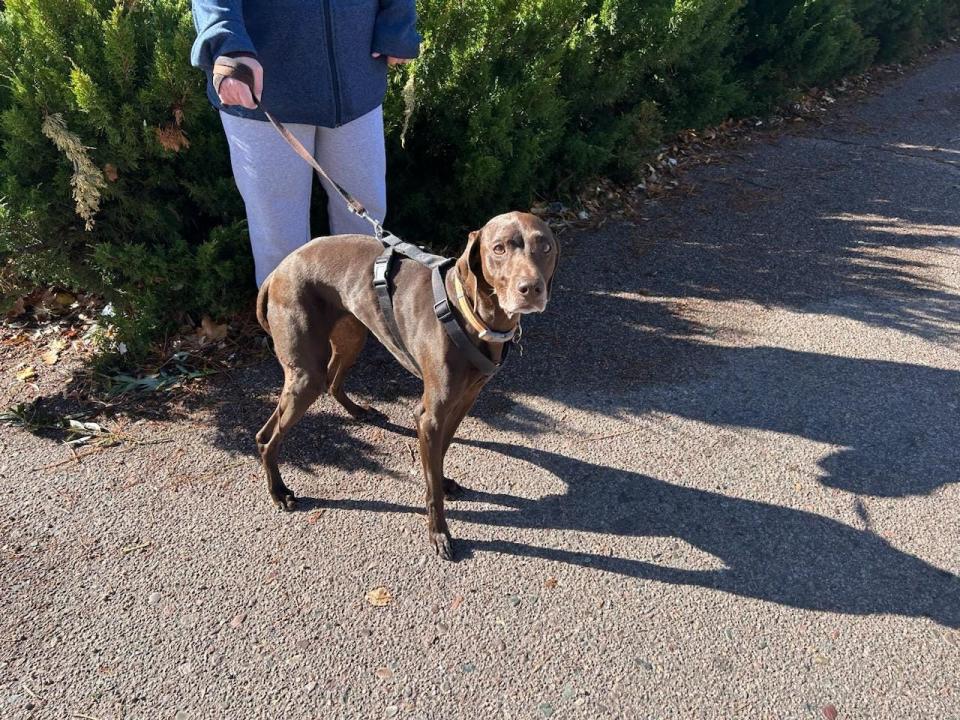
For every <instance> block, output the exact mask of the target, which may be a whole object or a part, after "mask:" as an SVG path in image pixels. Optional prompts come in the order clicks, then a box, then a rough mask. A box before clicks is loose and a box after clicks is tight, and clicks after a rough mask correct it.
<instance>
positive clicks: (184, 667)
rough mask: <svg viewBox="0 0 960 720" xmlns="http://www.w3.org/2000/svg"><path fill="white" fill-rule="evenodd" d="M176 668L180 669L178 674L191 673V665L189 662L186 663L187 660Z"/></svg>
mask: <svg viewBox="0 0 960 720" xmlns="http://www.w3.org/2000/svg"><path fill="white" fill-rule="evenodd" d="M177 669H178V670H179V671H180V674H181V675H190V674H192V673H193V665H192V664H190V663H188V662H185V663H183V664H182V665H181V666H180V667H179V668H177Z"/></svg>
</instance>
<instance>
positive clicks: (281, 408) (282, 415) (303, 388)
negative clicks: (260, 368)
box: [257, 367, 326, 510]
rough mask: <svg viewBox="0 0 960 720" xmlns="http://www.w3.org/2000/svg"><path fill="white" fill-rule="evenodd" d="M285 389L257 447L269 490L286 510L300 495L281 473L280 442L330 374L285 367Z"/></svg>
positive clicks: (291, 507)
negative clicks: (278, 459) (294, 492)
mask: <svg viewBox="0 0 960 720" xmlns="http://www.w3.org/2000/svg"><path fill="white" fill-rule="evenodd" d="M284 376H285V378H284V383H283V390H282V391H281V393H280V400H279V402H278V403H277V409H276V410H274V411H273V415H271V416H270V419H269V420H267V422H266V424H265V425H264V426H263V429H262V430H260V432H259V433H257V449H258V450H259V451H260V459H261V460H262V461H263V468H264V470H266V472H267V490H268V491H269V492H270V497H271V498H273V501H274V502H275V503H276V504H277V507H279V508H280V509H282V510H293V509H294V507H295V506H296V497H295V496H294V494H293V492H292V491H291V490H290V488H288V487H287V486H286V485H285V484H284V482H283V479H282V478H281V477H280V466H279V464H278V463H277V455H278V454H279V452H280V443H281V442H282V441H283V438H284V436H285V435H286V434H287V433H288V432H290V428H292V427H293V426H294V425H296V424H297V422H298V421H299V420H300V418H302V417H303V416H304V414H305V413H306V412H307V410H308V409H309V408H310V406H311V405H312V404H313V402H314V400H316V399H317V398H318V397H320V394H321V393H322V392H323V391H324V390H325V389H326V378H325V377H324V375H323V373H322V372H317V371H314V372H312V373H311V372H308V371H306V370H303V369H302V368H297V367H284Z"/></svg>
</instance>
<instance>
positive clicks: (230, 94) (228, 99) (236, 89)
mask: <svg viewBox="0 0 960 720" xmlns="http://www.w3.org/2000/svg"><path fill="white" fill-rule="evenodd" d="M235 59H236V61H237V62H240V63H243V64H244V65H246V66H248V67H249V68H250V69H251V70H253V84H254V92H256V94H257V97H258V98H259V97H262V94H263V66H262V65H261V64H260V63H259V62H257V60H256V59H255V58H251V57H238V58H235ZM217 94H218V95H219V96H220V102H222V103H223V104H224V105H240V106H241V107H245V108H247V109H248V110H256V108H257V105H256V103H255V102H254V101H253V96H252V95H251V94H250V86H249V85H247V84H246V83H245V82H243V81H242V80H237V79H236V78H230V77H228V78H224V79H223V82H222V83H220V91H219V92H218V93H217Z"/></svg>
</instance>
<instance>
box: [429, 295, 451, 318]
mask: <svg viewBox="0 0 960 720" xmlns="http://www.w3.org/2000/svg"><path fill="white" fill-rule="evenodd" d="M433 312H434V313H435V314H436V316H437V320H439V321H440V322H447V321H448V320H449V319H450V318H452V317H453V310H452V309H451V308H450V301H449V300H447V298H443V299H442V300H437V302H435V303H434V304H433Z"/></svg>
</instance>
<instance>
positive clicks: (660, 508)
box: [322, 440, 960, 628]
mask: <svg viewBox="0 0 960 720" xmlns="http://www.w3.org/2000/svg"><path fill="white" fill-rule="evenodd" d="M460 442H462V443H463V444H466V445H471V446H473V447H477V448H482V449H485V450H489V451H492V452H497V453H500V454H502V455H504V456H506V457H509V458H513V459H514V460H519V461H522V462H527V463H530V464H532V465H535V466H537V467H539V468H541V469H542V470H544V471H546V472H548V473H550V474H552V475H554V476H556V477H557V478H559V479H560V480H561V481H563V482H564V483H565V484H566V485H567V489H566V492H564V493H563V494H557V495H548V496H546V497H541V498H536V499H529V498H523V497H518V496H514V495H510V494H498V493H485V492H479V491H475V490H469V489H467V490H465V491H464V494H463V496H462V498H461V501H459V502H451V503H450V504H449V505H448V511H447V514H448V517H449V518H450V519H451V520H454V521H457V520H459V521H468V522H472V523H478V524H483V525H488V526H496V527H505V528H506V527H513V528H522V529H529V530H566V531H575V532H584V533H595V534H598V535H606V536H615V537H637V538H642V537H675V538H677V539H678V540H682V541H684V542H686V543H688V544H689V545H691V546H693V547H695V548H697V549H699V550H701V551H702V552H704V553H708V554H709V555H711V556H713V557H714V558H716V559H717V560H718V561H719V563H720V564H722V567H721V568H720V569H707V570H690V569H678V568H674V567H665V566H664V565H661V564H658V563H657V562H655V561H653V560H651V559H637V558H629V557H615V556H608V555H605V554H597V553H590V552H582V551H576V550H570V549H563V548H550V547H541V546H537V545H532V544H529V543H521V542H515V541H511V540H507V539H498V540H475V539H466V538H463V537H462V535H461V536H460V537H458V538H457V539H456V540H455V543H456V546H455V550H456V552H457V553H458V554H459V555H460V556H461V557H463V556H465V555H466V556H469V555H471V554H473V553H475V552H492V553H500V554H506V555H518V556H523V557H533V558H541V559H544V560H551V561H555V562H564V563H569V564H571V565H578V566H582V567H587V568H594V569H597V570H604V571H607V572H614V573H618V574H620V575H626V576H629V577H636V578H642V579H646V580H654V581H657V582H664V583H670V584H675V585H696V586H700V587H705V588H711V589H714V590H719V591H721V592H726V593H731V594H733V595H738V596H742V597H750V598H757V599H760V600H766V601H768V602H773V603H778V604H780V605H785V606H789V607H795V608H802V609H805V610H818V611H828V612H837V613H844V614H852V615H872V614H895V615H903V616H906V617H925V618H929V619H931V620H933V621H934V622H936V623H938V624H940V625H944V626H946V627H950V628H960V577H958V576H956V575H953V574H952V573H950V572H948V571H946V570H942V569H940V568H937V567H935V566H933V565H930V564H928V563H926V562H924V561H923V560H921V559H919V558H916V557H914V556H912V555H909V554H907V553H905V552H903V551H901V550H898V549H897V548H895V547H894V546H893V545H891V544H890V543H889V542H887V541H886V540H884V539H883V538H881V537H879V536H877V535H876V534H874V533H872V532H869V531H866V530H858V529H856V528H853V527H851V526H849V525H846V524H844V523H841V522H838V521H836V520H832V519H830V518H827V517H823V516H821V515H817V514H815V513H811V512H806V511H802V510H794V509H791V508H786V507H782V506H778V505H771V504H768V503H763V502H756V501H753V500H744V499H740V498H733V497H729V496H726V495H722V494H719V493H714V492H709V491H704V490H698V489H695V488H689V487H681V486H677V485H672V484H670V483H667V482H663V481H661V480H657V479H655V478H652V477H649V476H647V475H643V474H640V473H636V472H631V471H629V470H623V469H619V468H613V467H608V466H603V465H597V464H594V463H591V462H586V461H583V460H578V459H576V458H571V457H567V456H565V455H561V454H558V453H553V452H547V451H542V450H536V449H532V448H528V447H523V446H516V445H509V444H504V443H499V442H489V441H479V440H464V441H460ZM473 502H481V503H487V504H490V505H494V506H495V508H494V509H476V508H472V507H471V504H472V503H473ZM322 504H323V505H326V506H328V507H335V508H340V509H348V510H360V511H371V510H373V511H380V512H421V510H420V508H414V507H410V506H405V505H400V504H395V503H383V502H377V501H360V500H338V501H331V502H324V503H322ZM457 530H459V532H460V533H463V526H462V525H461V526H460V527H459V528H456V527H455V533H456V532H457Z"/></svg>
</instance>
